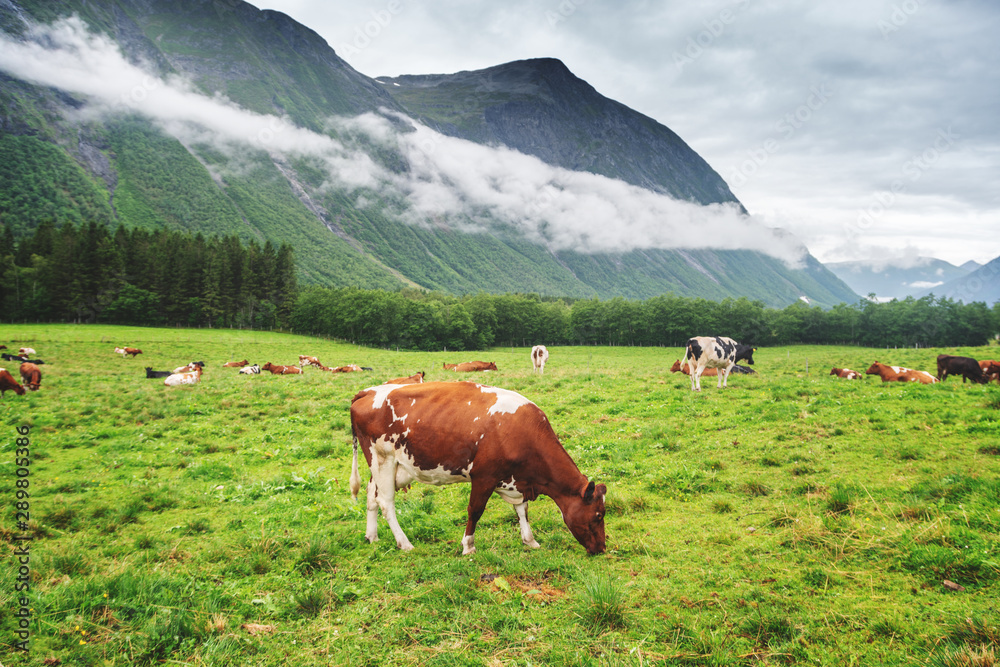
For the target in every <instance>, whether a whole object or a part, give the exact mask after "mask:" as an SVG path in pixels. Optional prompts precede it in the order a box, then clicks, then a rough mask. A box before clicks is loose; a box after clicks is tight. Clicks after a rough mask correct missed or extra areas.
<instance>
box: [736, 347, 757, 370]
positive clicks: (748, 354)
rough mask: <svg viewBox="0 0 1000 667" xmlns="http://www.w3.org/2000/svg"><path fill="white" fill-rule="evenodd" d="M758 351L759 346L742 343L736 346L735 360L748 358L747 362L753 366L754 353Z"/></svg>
mask: <svg viewBox="0 0 1000 667" xmlns="http://www.w3.org/2000/svg"><path fill="white" fill-rule="evenodd" d="M756 351H757V348H755V347H753V346H752V345H740V346H738V347H737V348H736V359H734V361H739V360H740V359H746V361H747V363H748V364H750V365H751V366H753V353H754V352H756Z"/></svg>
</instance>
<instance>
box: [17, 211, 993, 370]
mask: <svg viewBox="0 0 1000 667" xmlns="http://www.w3.org/2000/svg"><path fill="white" fill-rule="evenodd" d="M0 305H2V311H0V312H2V313H3V315H2V318H3V319H4V320H7V321H26V322H27V321H30V322H35V321H42V322H101V323H111V324H133V325H147V326H193V327H233V328H258V329H275V328H282V329H289V330H292V331H295V332H298V333H305V334H314V335H320V336H326V337H330V338H336V339H340V340H345V341H349V342H352V343H355V344H359V345H368V346H373V347H384V348H400V349H410V350H441V349H448V350H455V351H461V350H482V349H486V348H488V347H492V346H508V345H509V346H530V345H535V344H539V343H541V344H545V345H612V346H615V345H617V346H666V347H683V345H684V343H685V341H686V340H687V339H688V338H689V337H691V336H693V335H724V336H729V337H731V338H735V339H736V340H738V341H741V342H744V343H748V344H752V345H759V346H766V345H784V344H790V343H813V344H848V345H861V346H865V347H886V346H888V347H914V346H919V347H946V346H976V345H983V344H985V343H986V342H987V341H989V340H990V339H991V338H993V337H994V336H995V335H996V333H997V331H998V330H1000V302H998V303H997V304H994V306H993V307H992V308H989V307H987V305H986V304H985V303H982V302H973V303H969V304H965V303H962V302H957V301H954V300H951V299H948V298H936V297H934V296H926V297H922V298H919V299H916V298H913V297H907V298H906V299H902V300H893V301H889V302H886V303H878V302H875V301H873V300H869V299H861V300H859V301H858V302H857V303H853V304H844V303H842V304H839V305H837V306H835V307H833V308H831V309H829V310H823V309H822V308H820V307H818V306H810V305H808V304H806V303H804V302H801V301H797V302H795V303H793V304H791V305H789V306H787V307H785V308H783V309H777V308H771V307H768V306H766V305H765V304H764V303H763V302H761V301H753V300H750V299H747V298H738V299H732V298H730V299H724V300H722V301H709V300H707V299H702V298H692V297H681V296H675V295H673V294H665V295H661V296H657V297H653V298H650V299H646V300H643V301H632V300H627V299H624V298H621V297H617V298H614V299H609V300H604V301H601V300H598V299H596V298H594V299H573V298H554V297H543V296H540V295H538V294H509V293H508V294H487V293H484V292H480V293H477V294H467V295H462V296H455V295H451V294H445V293H442V292H427V291H424V290H419V289H412V288H404V289H401V290H398V291H389V290H383V289H361V288H357V287H341V288H329V287H318V286H309V287H306V288H303V289H300V288H299V286H298V284H297V282H296V277H295V260H294V254H293V252H292V248H291V247H290V246H288V245H284V244H283V245H281V246H280V247H277V248H276V247H275V246H274V245H273V244H271V243H270V242H269V241H268V242H265V243H263V244H259V243H257V242H256V241H249V242H247V243H243V242H241V241H240V239H239V238H238V237H237V236H235V235H233V236H220V237H209V238H206V237H205V236H203V235H201V234H194V235H192V234H191V233H189V232H180V231H170V230H162V229H161V230H155V231H149V230H146V229H140V228H125V227H122V226H119V227H117V228H116V229H114V230H111V229H109V227H108V226H107V225H105V224H103V223H100V222H88V223H86V224H83V225H79V226H76V225H73V224H71V223H65V224H63V225H61V226H58V227H57V226H56V225H55V224H54V223H52V222H44V223H42V224H40V225H39V226H38V228H37V229H36V230H35V231H34V233H33V234H31V235H30V236H25V237H23V238H22V239H21V240H20V241H18V242H15V240H14V236H13V234H12V232H11V229H10V228H9V227H7V226H5V228H4V230H3V232H2V233H0Z"/></svg>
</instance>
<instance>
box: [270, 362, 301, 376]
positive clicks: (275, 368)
mask: <svg viewBox="0 0 1000 667" xmlns="http://www.w3.org/2000/svg"><path fill="white" fill-rule="evenodd" d="M260 370H262V371H271V375H298V374H299V373H301V372H302V369H301V368H299V367H298V366H279V365H278V364H272V363H271V362H270V361H269V362H267V363H266V364H264V365H263V366H261V367H260Z"/></svg>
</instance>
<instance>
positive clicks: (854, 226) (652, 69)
mask: <svg viewBox="0 0 1000 667" xmlns="http://www.w3.org/2000/svg"><path fill="white" fill-rule="evenodd" d="M253 4H255V5H256V6H258V7H261V8H266V9H276V10H279V11H282V12H284V13H286V14H288V15H290V16H291V17H292V18H294V19H296V20H297V21H299V22H300V23H303V24H305V25H307V26H309V27H310V28H312V29H314V30H315V31H316V32H318V33H319V34H320V35H322V36H323V37H324V38H325V39H326V41H327V42H328V43H329V44H330V45H331V46H332V47H333V48H334V49H335V50H336V51H337V53H338V54H340V56H341V57H343V58H344V59H345V60H347V61H348V62H349V63H350V64H351V65H352V66H353V67H354V68H355V69H357V70H358V71H360V72H362V73H364V74H367V75H369V76H380V75H389V76H392V75H398V74H422V73H450V72H456V71H461V70H472V69H481V68H485V67H489V66H492V65H497V64H500V63H504V62H509V61H512V60H519V59H523V58H534V57H543V56H544V57H555V58H559V59H560V60H562V61H563V62H564V63H566V65H567V66H568V67H569V68H570V70H572V71H573V72H574V73H575V74H576V75H577V76H579V77H581V78H582V79H584V80H586V81H588V82H589V83H590V84H592V85H593V86H594V87H595V88H596V89H597V90H598V91H599V92H601V93H603V94H604V95H606V96H608V97H611V98H613V99H616V100H618V101H620V102H623V103H624V104H627V105H628V106H630V107H632V108H633V109H636V110H638V111H640V112H642V113H644V114H646V115H649V116H651V117H653V118H655V119H656V120H658V121H660V122H661V123H663V124H664V125H667V126H668V127H670V128H671V129H673V130H674V131H675V132H677V133H678V134H679V135H680V136H681V137H682V138H683V139H685V140H686V141H687V142H688V143H689V144H690V145H691V146H692V147H693V148H694V149H695V150H696V151H697V152H698V153H700V154H701V155H702V156H703V157H705V159H707V160H708V162H709V163H710V164H711V165H712V166H713V167H714V168H715V169H716V171H718V172H719V173H720V174H721V175H722V177H723V178H725V179H726V181H727V182H728V183H729V185H730V187H731V188H732V190H733V192H734V193H735V194H736V196H737V197H739V199H740V200H741V201H742V202H743V203H744V205H745V206H746V207H747V209H749V210H750V212H751V213H752V214H753V215H754V216H755V217H756V218H758V219H759V220H760V221H762V222H764V223H765V224H768V225H770V226H776V227H784V228H786V229H788V230H790V231H792V232H793V233H794V234H795V235H796V236H797V237H798V238H799V239H801V240H802V241H803V242H805V243H806V245H807V246H808V247H809V249H810V250H811V251H812V253H813V254H814V255H816V256H817V257H818V258H819V259H821V260H822V261H839V260H846V259H867V258H871V259H875V260H878V261H885V260H886V259H887V258H889V257H893V258H898V260H899V263H903V264H905V263H907V262H911V261H912V260H913V258H915V257H917V256H920V255H924V256H934V257H939V258H941V259H945V260H947V261H950V262H952V263H955V264H961V263H963V262H965V261H968V260H970V259H971V260H976V261H978V262H982V263H985V262H987V261H989V260H991V259H994V258H995V257H997V256H1000V188H998V185H1000V122H998V121H1000V80H998V79H1000V67H998V65H1000V49H997V48H996V46H995V41H996V35H997V34H998V33H1000V5H998V4H996V3H995V2H992V1H991V0H982V1H978V0H891V1H881V0H842V1H839V2H829V1H827V2H822V1H821V2H815V1H808V2H807V1H805V0H803V1H799V2H795V1H785V2H782V1H777V0H770V1H769V0H723V1H719V2H713V1H702V2H698V3H692V2H682V1H680V0H667V1H663V2H644V1H640V0H614V1H602V0H560V1H556V0H550V1H544V0H543V1H541V2H530V1H527V0H508V1H507V2H504V3H497V2H478V1H471V2H470V1H468V0H463V1H461V2H459V1H458V0H436V1H435V2H433V3H432V2H428V1H422V2H417V1H415V0H372V1H358V0H353V1H352V2H347V1H346V0H267V1H263V0H262V1H260V2H254V3H253Z"/></svg>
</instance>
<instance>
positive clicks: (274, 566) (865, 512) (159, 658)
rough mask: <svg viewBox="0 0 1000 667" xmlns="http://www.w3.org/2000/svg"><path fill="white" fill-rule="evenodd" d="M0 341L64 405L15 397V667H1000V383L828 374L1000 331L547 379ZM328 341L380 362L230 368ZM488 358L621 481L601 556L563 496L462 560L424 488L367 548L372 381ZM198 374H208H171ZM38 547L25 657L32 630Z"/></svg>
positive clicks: (6, 575)
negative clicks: (744, 367) (727, 371)
mask: <svg viewBox="0 0 1000 667" xmlns="http://www.w3.org/2000/svg"><path fill="white" fill-rule="evenodd" d="M0 342H2V343H5V344H6V345H8V347H17V346H19V345H29V346H31V347H33V348H35V349H36V350H37V355H36V356H37V357H38V358H41V359H43V360H45V362H46V364H45V365H44V366H43V369H42V370H43V373H44V378H43V381H42V389H41V391H39V392H36V393H28V394H26V395H24V396H16V395H14V394H13V393H12V392H8V393H7V394H6V397H5V398H4V399H3V401H2V404H0V498H2V504H3V507H5V508H6V511H4V512H3V513H2V519H0V537H3V540H2V549H3V550H4V554H3V555H4V557H3V559H0V663H2V664H3V665H7V666H8V667H9V666H10V665H17V664H25V665H150V664H184V665H303V666H304V665H352V666H353V665H489V666H500V665H523V666H527V665H784V664H803V665H837V666H838V667H843V666H846V665H939V666H945V665H956V666H957V665H969V666H973V665H980V666H987V665H995V664H997V662H996V654H997V651H998V643H1000V614H998V606H1000V602H998V601H1000V581H998V580H1000V550H998V540H1000V474H998V473H1000V386H997V385H996V384H993V385H990V386H982V385H973V384H971V383H970V384H963V383H962V381H961V378H949V379H948V380H947V381H946V382H945V383H942V384H938V385H929V386H924V385H917V384H902V383H890V384H883V383H882V382H880V381H879V380H878V378H877V377H874V376H869V377H867V378H865V379H864V380H863V381H853V382H852V381H846V380H840V379H838V378H835V377H832V376H830V375H829V371H830V368H831V367H832V366H838V367H849V368H853V369H855V370H861V371H862V372H863V371H864V370H865V369H866V368H867V367H868V366H869V365H870V364H871V363H872V362H873V361H876V360H878V361H883V362H885V363H892V364H898V365H906V366H910V367H912V368H918V369H923V370H929V371H931V372H934V371H935V366H934V359H935V357H936V355H937V354H938V353H941V352H947V353H950V354H962V355H967V356H973V357H976V358H980V359H984V358H998V357H1000V348H997V347H995V346H993V347H988V348H942V349H919V350H917V349H898V350H897V349H892V350H886V349H881V350H876V349H870V348H858V347H834V346H822V347H820V346H789V347H773V348H760V349H758V351H757V352H756V353H755V355H754V358H755V360H756V362H757V363H756V366H755V367H754V368H755V369H756V370H757V371H758V373H759V374H758V375H756V376H742V375H741V376H735V375H734V376H731V378H730V382H729V387H728V388H726V389H724V390H722V389H717V388H716V386H715V380H714V379H709V378H706V379H705V381H704V382H703V390H702V391H701V392H700V393H694V392H692V391H690V388H689V379H688V378H687V377H686V376H683V375H681V374H671V373H669V372H668V370H667V369H669V367H670V365H671V364H672V363H673V362H674V360H675V359H678V358H680V356H681V354H682V350H681V349H679V348H677V349H673V348H648V347H647V348H634V347H553V348H550V353H551V357H550V359H549V363H548V365H547V367H546V370H545V373H544V375H541V376H539V375H536V374H533V373H532V371H531V365H530V361H529V348H494V349H492V350H489V351H487V352H481V353H449V352H403V351H395V350H380V349H370V348H363V347H358V346H355V345H347V344H343V343H338V342H335V341H328V340H322V339H318V338H308V337H304V336H295V335H289V334H280V333H267V332H248V331H233V330H186V329H149V328H134V327H110V326H90V325H86V326H72V325H3V326H2V327H0ZM116 345H130V346H134V347H139V348H141V349H142V350H143V354H142V355H140V356H138V357H137V358H135V359H122V358H121V357H120V356H119V355H116V354H115V353H114V352H113V348H114V347H115V346H116ZM299 354H311V355H316V356H318V357H319V358H320V360H321V361H322V362H323V363H324V364H326V365H327V366H336V365H342V364H348V363H357V364H360V365H362V366H370V367H372V368H373V370H372V371H369V372H364V373H345V374H330V373H324V372H322V371H319V370H316V369H306V372H305V373H304V374H303V375H301V376H271V375H260V376H241V375H238V374H237V372H236V370H235V369H230V368H222V367H221V366H222V364H223V363H224V362H226V361H230V360H241V359H244V358H246V359H249V360H250V362H251V363H261V364H263V363H264V362H266V361H271V362H274V363H284V364H291V363H296V362H297V359H298V355H299ZM471 359H482V360H485V361H495V362H496V364H497V365H498V367H499V370H498V371H497V372H495V373H489V374H486V375H482V374H477V375H471V374H470V375H468V376H463V377H461V378H460V379H471V380H475V381H480V382H484V383H488V384H492V385H496V386H500V387H504V388H507V389H512V390H515V391H518V392H520V393H522V394H524V395H525V396H526V397H528V398H529V399H531V400H532V401H534V402H535V403H537V404H538V405H539V406H540V407H541V408H542V410H544V411H545V412H546V414H547V415H548V417H549V420H550V421H551V423H552V425H553V427H554V428H555V431H556V433H557V434H558V435H559V437H560V439H561V440H562V442H563V445H564V446H565V447H566V449H567V451H568V452H569V453H570V455H571V456H572V457H573V458H574V460H575V461H576V463H577V465H578V466H579V467H580V469H581V471H582V472H583V473H584V474H586V475H587V476H589V477H590V478H591V479H593V480H595V481H597V482H602V483H605V484H607V486H608V498H607V519H606V528H607V542H608V550H607V553H606V554H603V555H599V556H593V557H590V556H587V555H586V552H585V551H584V549H583V548H582V547H581V546H580V545H579V544H578V543H577V542H576V540H575V539H574V538H573V537H572V535H571V534H570V533H569V531H568V530H567V528H566V526H565V524H564V523H563V521H562V518H561V516H560V514H559V511H558V509H557V508H556V507H555V505H554V504H553V503H552V502H551V500H549V499H548V498H545V497H541V498H539V499H538V500H537V501H535V502H533V503H532V504H531V506H530V510H529V514H530V518H531V522H532V528H533V529H534V533H535V537H536V539H537V540H538V541H539V542H540V544H541V548H540V549H536V550H531V549H526V548H525V547H523V546H522V544H521V541H520V537H519V534H518V530H517V520H516V516H515V514H514V513H513V512H512V511H511V510H510V508H509V506H508V505H507V504H506V503H504V502H502V501H501V500H500V499H499V498H494V499H492V500H491V501H490V504H489V506H488V507H487V510H486V513H485V515H484V517H483V519H482V520H481V522H480V524H479V527H478V530H477V532H476V546H477V549H478V551H477V553H475V554H473V555H471V556H462V555H461V544H460V540H461V537H462V533H463V530H464V525H465V520H466V514H465V506H466V502H467V498H468V486H466V485H454V486H450V487H441V488H434V487H428V486H415V487H413V488H412V489H411V490H410V491H409V492H408V493H401V494H399V495H398V496H397V511H398V514H399V517H400V524H401V525H402V527H403V529H404V530H405V531H406V532H407V534H408V536H409V537H410V539H411V541H412V542H413V544H414V547H415V549H414V550H413V551H412V552H409V553H404V552H402V551H400V550H398V549H397V548H396V547H395V543H394V541H393V540H392V537H391V535H390V533H389V531H388V527H387V526H386V525H385V523H384V521H383V520H382V519H381V517H380V520H379V533H380V537H381V540H380V541H378V542H376V543H374V544H369V543H368V542H367V541H366V540H365V539H364V530H365V525H364V523H365V516H364V515H365V512H364V503H363V500H362V501H359V502H357V503H355V502H352V499H351V496H350V491H349V489H348V477H349V474H350V464H351V434H350V420H349V414H348V408H349V405H350V400H351V398H352V397H353V395H354V394H355V393H356V392H357V391H358V390H360V389H362V388H365V387H367V386H371V385H373V384H378V383H380V382H382V381H384V380H386V379H388V378H392V377H398V376H402V375H410V374H412V373H414V372H416V371H419V370H423V371H426V373H427V380H455V379H458V378H456V377H455V374H454V373H448V372H446V371H443V370H442V369H441V364H442V362H456V361H464V360H471ZM195 360H204V361H205V364H206V365H205V373H204V375H203V377H202V380H201V382H200V383H199V384H198V385H195V386H187V387H165V386H164V385H163V382H162V380H151V379H146V378H145V373H144V370H143V369H144V367H146V366H151V367H153V368H154V369H157V370H167V369H171V368H173V367H175V366H180V365H182V364H184V363H187V362H190V361H195ZM2 366H3V367H5V368H7V369H8V370H11V371H13V373H14V375H15V376H16V375H17V364H16V363H14V362H4V363H2ZM19 427H20V428H21V429H22V430H27V431H28V436H27V437H28V438H29V440H30V465H29V466H26V467H28V468H29V469H30V476H28V477H27V479H28V480H29V486H28V487H27V488H28V490H29V492H30V497H29V498H27V499H17V497H16V496H17V491H18V489H19V488H21V489H23V488H24V485H21V486H20V487H19V486H18V484H17V481H18V480H19V479H24V478H23V477H18V475H17V472H16V471H17V469H18V468H19V467H20V468H23V467H25V466H24V465H23V461H22V462H18V460H17V459H18V456H17V452H16V450H17V448H18V447H17V444H16V442H17V438H18V437H23V436H20V435H19V434H18V430H17V429H18V428H19ZM25 427H27V428H25ZM363 476H364V478H365V480H367V477H368V475H367V471H363ZM17 502H29V503H30V510H29V511H30V520H29V521H28V522H27V525H26V526H20V527H19V526H18V524H17V517H16V511H18V506H17V505H16V503H17ZM25 507H26V506H21V509H24V508H25ZM24 536H30V537H32V538H33V539H32V540H31V541H30V542H27V543H28V544H29V546H30V565H29V569H30V575H29V577H30V583H31V590H30V593H28V594H27V599H28V601H29V604H28V607H27V608H28V609H29V612H28V614H29V615H30V632H31V637H30V652H28V653H24V652H22V651H19V650H18V649H17V648H16V647H15V642H16V641H18V638H17V634H16V633H17V630H18V623H19V621H18V619H17V618H16V615H15V612H16V611H18V610H19V609H20V605H19V596H21V595H25V594H23V593H16V592H15V590H16V588H15V587H16V584H17V581H18V578H19V576H20V575H19V572H21V571H20V570H19V565H18V562H17V558H16V555H15V551H16V550H17V549H18V548H22V547H23V545H24V544H25V543H26V541H24V540H18V538H20V537H24Z"/></svg>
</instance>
